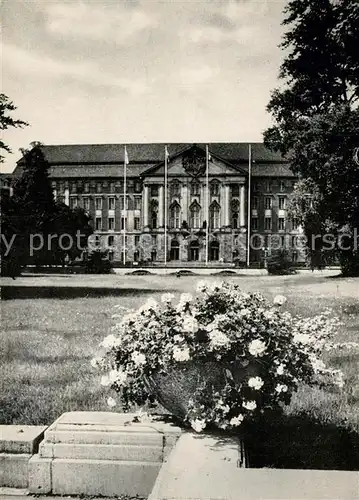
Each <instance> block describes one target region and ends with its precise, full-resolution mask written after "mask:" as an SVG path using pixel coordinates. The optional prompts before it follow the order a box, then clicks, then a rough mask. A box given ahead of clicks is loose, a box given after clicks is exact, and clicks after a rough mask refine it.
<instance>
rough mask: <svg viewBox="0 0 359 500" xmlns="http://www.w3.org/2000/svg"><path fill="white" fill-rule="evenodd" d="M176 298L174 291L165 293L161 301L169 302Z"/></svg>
mask: <svg viewBox="0 0 359 500" xmlns="http://www.w3.org/2000/svg"><path fill="white" fill-rule="evenodd" d="M174 298H175V296H174V294H173V293H164V294H163V295H162V297H161V302H164V303H166V304H168V303H169V302H172V300H173V299H174Z"/></svg>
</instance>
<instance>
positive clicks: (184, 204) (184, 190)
mask: <svg viewBox="0 0 359 500" xmlns="http://www.w3.org/2000/svg"><path fill="white" fill-rule="evenodd" d="M180 204H181V209H182V210H181V211H182V221H184V220H185V221H186V222H187V224H188V223H189V221H188V188H187V184H186V181H184V184H182V185H181V199H180Z"/></svg>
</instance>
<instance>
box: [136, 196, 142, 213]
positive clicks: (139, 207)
mask: <svg viewBox="0 0 359 500" xmlns="http://www.w3.org/2000/svg"><path fill="white" fill-rule="evenodd" d="M141 205H142V199H141V198H140V197H139V196H135V210H141Z"/></svg>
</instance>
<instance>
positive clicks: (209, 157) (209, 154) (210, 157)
mask: <svg viewBox="0 0 359 500" xmlns="http://www.w3.org/2000/svg"><path fill="white" fill-rule="evenodd" d="M208 161H212V155H211V153H210V152H209V151H208Z"/></svg>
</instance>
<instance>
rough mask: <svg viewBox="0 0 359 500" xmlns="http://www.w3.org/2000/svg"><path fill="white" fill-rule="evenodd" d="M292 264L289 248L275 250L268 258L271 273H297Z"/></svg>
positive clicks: (268, 267) (268, 269)
mask: <svg viewBox="0 0 359 500" xmlns="http://www.w3.org/2000/svg"><path fill="white" fill-rule="evenodd" d="M292 266H293V263H292V261H291V259H290V255H289V252H288V250H284V249H280V250H273V251H272V253H271V255H269V256H268V258H267V271H268V273H269V274H276V275H278V274H295V273H296V271H295V269H294V268H293V267H292Z"/></svg>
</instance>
